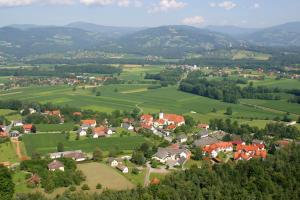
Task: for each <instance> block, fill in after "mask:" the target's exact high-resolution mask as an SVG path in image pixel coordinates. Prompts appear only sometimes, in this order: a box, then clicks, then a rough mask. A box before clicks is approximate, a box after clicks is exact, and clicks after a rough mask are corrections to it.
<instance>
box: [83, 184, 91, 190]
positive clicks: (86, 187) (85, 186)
mask: <svg viewBox="0 0 300 200" xmlns="http://www.w3.org/2000/svg"><path fill="white" fill-rule="evenodd" d="M81 189H82V190H90V187H89V186H88V185H87V184H84V185H83V186H82V187H81Z"/></svg>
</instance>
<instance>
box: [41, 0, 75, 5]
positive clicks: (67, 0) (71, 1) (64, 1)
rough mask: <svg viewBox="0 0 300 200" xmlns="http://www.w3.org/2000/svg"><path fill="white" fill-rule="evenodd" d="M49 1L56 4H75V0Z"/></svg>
mask: <svg viewBox="0 0 300 200" xmlns="http://www.w3.org/2000/svg"><path fill="white" fill-rule="evenodd" d="M46 3H47V2H46ZM49 3H50V4H55V5H73V4H74V3H75V1H74V0H49Z"/></svg>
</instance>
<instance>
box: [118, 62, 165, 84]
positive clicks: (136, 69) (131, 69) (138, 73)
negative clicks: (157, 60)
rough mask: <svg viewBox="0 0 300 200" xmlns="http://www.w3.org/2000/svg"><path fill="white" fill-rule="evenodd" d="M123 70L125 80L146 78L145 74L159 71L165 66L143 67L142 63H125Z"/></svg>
mask: <svg viewBox="0 0 300 200" xmlns="http://www.w3.org/2000/svg"><path fill="white" fill-rule="evenodd" d="M122 67H123V72H122V73H121V75H120V78H121V79H124V80H134V81H136V80H144V77H145V74H146V73H150V74H154V73H159V72H160V71H161V70H162V69H163V66H149V65H146V66H144V67H142V66H141V65H123V66H122Z"/></svg>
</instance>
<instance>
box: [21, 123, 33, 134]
mask: <svg viewBox="0 0 300 200" xmlns="http://www.w3.org/2000/svg"><path fill="white" fill-rule="evenodd" d="M32 127H33V125H32V124H24V125H23V129H24V133H30V132H31V130H32Z"/></svg>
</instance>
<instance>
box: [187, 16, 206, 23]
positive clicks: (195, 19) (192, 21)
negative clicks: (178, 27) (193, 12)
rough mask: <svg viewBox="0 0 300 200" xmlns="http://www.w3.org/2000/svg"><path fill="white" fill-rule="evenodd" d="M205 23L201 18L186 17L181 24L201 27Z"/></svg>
mask: <svg viewBox="0 0 300 200" xmlns="http://www.w3.org/2000/svg"><path fill="white" fill-rule="evenodd" d="M204 22H205V20H204V18H203V17H202V16H193V17H187V18H184V19H183V20H182V23H183V24H187V25H202V24H203V23H204Z"/></svg>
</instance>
